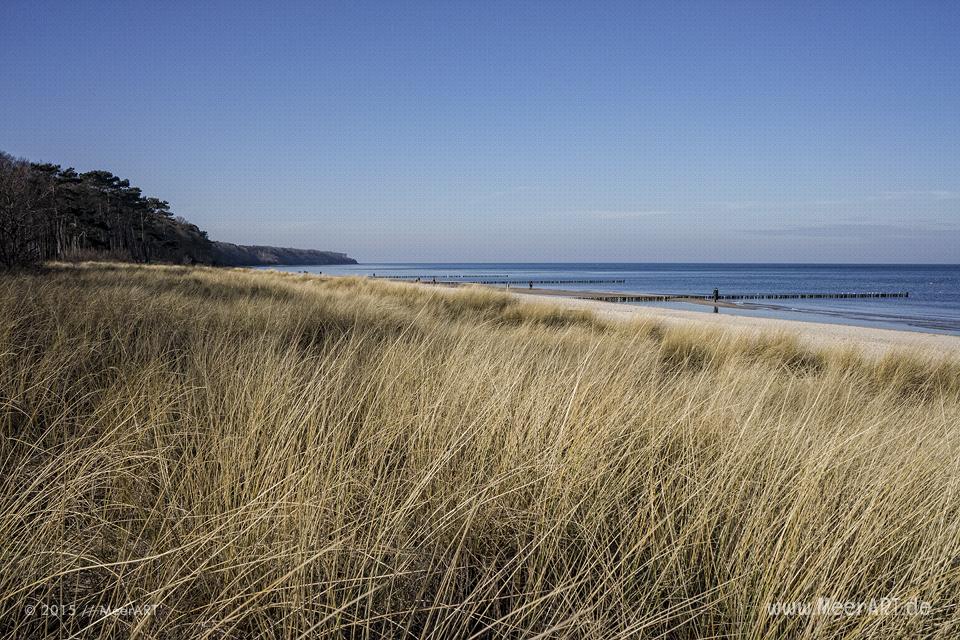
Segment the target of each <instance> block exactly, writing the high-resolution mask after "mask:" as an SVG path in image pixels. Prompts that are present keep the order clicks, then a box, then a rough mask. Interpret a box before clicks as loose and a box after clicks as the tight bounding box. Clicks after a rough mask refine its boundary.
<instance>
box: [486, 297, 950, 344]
mask: <svg viewBox="0 0 960 640" xmlns="http://www.w3.org/2000/svg"><path fill="white" fill-rule="evenodd" d="M496 290H498V291H504V289H500V288H497V289H496ZM506 291H507V293H510V294H512V295H513V296H514V297H516V298H517V299H519V300H523V301H527V302H530V303H540V304H552V305H555V306H560V307H562V308H565V309H577V310H589V311H593V312H594V313H596V314H597V316H599V317H600V318H603V319H606V320H613V321H620V322H629V321H634V320H644V319H645V320H656V321H661V322H664V323H666V324H669V325H673V326H687V327H690V326H695V325H699V326H701V327H704V326H706V327H711V328H714V329H721V330H723V331H729V332H733V333H739V334H747V335H759V334H764V333H784V332H786V333H791V334H794V335H796V336H797V337H798V338H799V339H800V341H801V342H803V343H805V344H807V345H808V346H811V347H814V348H833V347H847V348H854V349H857V350H859V351H861V352H862V353H863V354H864V355H872V356H880V355H883V354H885V353H888V352H891V351H896V350H900V349H909V350H912V351H920V352H922V353H923V354H924V355H926V356H931V357H949V358H958V359H960V336H953V335H947V334H941V333H927V332H922V331H910V330H904V329H881V328H876V327H862V326H858V325H851V324H839V323H837V324H832V323H826V322H808V321H805V320H786V319H780V318H762V317H756V316H743V315H731V314H718V315H713V314H708V313H702V312H699V311H685V310H681V309H670V308H666V307H658V306H656V304H655V303H652V304H650V305H646V304H644V305H643V306H639V305H630V304H623V303H617V302H604V301H600V300H586V299H582V298H574V297H571V296H570V292H566V291H562V290H556V289H554V290H545V289H533V290H529V289H526V290H520V289H510V290H506ZM576 293H580V292H576ZM698 303H700V304H707V305H708V306H714V304H713V301H709V302H707V301H700V302H698ZM717 306H721V307H732V306H733V305H730V304H729V303H727V304H724V303H723V302H722V301H721V302H720V303H719V304H718V305H717Z"/></svg>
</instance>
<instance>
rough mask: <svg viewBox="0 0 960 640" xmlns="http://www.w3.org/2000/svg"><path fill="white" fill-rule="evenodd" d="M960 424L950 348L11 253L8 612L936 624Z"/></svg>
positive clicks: (170, 633) (42, 627)
mask: <svg viewBox="0 0 960 640" xmlns="http://www.w3.org/2000/svg"><path fill="white" fill-rule="evenodd" d="M958 423H960V368H958V365H957V364H956V363H955V362H949V361H944V362H929V361H924V360H922V359H918V358H913V357H911V356H909V355H908V354H901V355H897V356H887V357H886V358H884V359H883V360H881V361H869V360H864V359H861V358H860V357H859V356H858V355H857V354H855V353H852V352H813V351H809V350H805V349H804V348H802V347H801V346H799V344H798V343H797V342H796V341H795V340H792V339H791V338H790V337H788V336H771V337H768V338H764V339H762V340H747V339H743V338H736V337H730V336H727V335H725V334H722V333H716V332H712V333H711V332H706V331H704V332H695V331H678V330H675V329H665V328H663V327H660V326H657V325H655V324H649V323H648V324H633V325H621V324H617V325H608V324H606V323H604V322H601V321H599V320H598V319H596V318H595V317H593V316H592V315H590V314H589V313H586V312H583V313H572V312H563V311H558V310H556V309H553V308H551V307H537V306H533V305H529V304H524V303H520V302H518V301H516V300H515V299H513V298H510V297H508V296H506V295H503V294H498V293H494V292H490V291H484V290H472V289H467V290H458V291H445V290H434V289H430V288H428V287H418V286H414V285H405V284H390V283H383V282H371V281H366V280H358V279H326V280H323V279H318V278H312V277H305V276H296V275H289V274H288V275H284V274H277V273H267V272H248V271H239V270H233V271H217V270H211V269H202V268H178V267H134V266H119V265H103V264H87V265H80V266H56V265H54V266H52V267H51V268H50V269H49V270H48V272H46V273H43V274H39V275H20V276H11V277H7V278H5V279H4V280H3V281H2V282H0V428H2V434H3V440H2V445H0V447H2V449H0V456H2V486H0V500H2V504H0V506H2V509H0V635H3V636H5V637H7V636H9V637H44V636H45V635H46V636H49V637H65V636H68V635H70V634H76V635H78V636H81V637H146V638H225V637H230V638H248V637H249V638H252V637H272V638H299V637H334V636H335V637H356V638H378V637H410V638H420V637H424V638H461V637H504V636H508V637H517V638H520V637H524V638H526V637H575V638H617V637H623V638H626V637H667V638H703V637H744V638H779V637H878V638H879V637H884V638H894V637H943V638H948V637H955V636H956V634H957V633H960V611H958V609H957V607H958V597H960V462H958V461H960V433H958ZM818 598H826V599H830V601H831V602H833V601H835V602H839V603H841V604H842V603H846V602H853V603H869V602H871V601H872V600H877V601H879V600H881V599H884V598H887V599H899V600H898V602H899V603H901V605H903V606H899V607H898V608H897V610H896V611H892V612H891V611H885V612H881V613H879V614H878V613H874V614H873V615H866V614H864V613H863V612H862V611H860V612H857V613H855V614H853V615H846V614H843V615H777V614H776V613H772V612H771V609H770V607H771V606H774V605H775V603H778V602H779V603H793V602H801V603H805V602H812V601H816V600H817V599H818ZM914 601H916V602H924V603H929V606H930V610H929V611H927V610H923V611H922V612H911V611H907V610H906V609H905V607H906V605H908V604H909V603H912V602H914ZM887 602H888V603H889V602H890V600H888V601H887ZM57 606H60V607H65V609H64V610H56V609H53V608H52V607H57ZM70 607H72V609H71V608H70ZM125 607H126V608H125ZM133 607H141V609H140V610H131V608H133Z"/></svg>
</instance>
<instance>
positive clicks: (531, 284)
mask: <svg viewBox="0 0 960 640" xmlns="http://www.w3.org/2000/svg"><path fill="white" fill-rule="evenodd" d="M530 288H531V289H533V280H531V281H530Z"/></svg>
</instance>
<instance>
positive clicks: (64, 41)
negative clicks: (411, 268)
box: [0, 0, 960, 263]
mask: <svg viewBox="0 0 960 640" xmlns="http://www.w3.org/2000/svg"><path fill="white" fill-rule="evenodd" d="M273 4H274V3H263V2H259V3H238V2H224V3H216V2H210V3H192V2H190V3H187V2H183V3H175V2H164V3H146V2H143V3H134V2H116V3H85V2H70V3H46V2H38V1H32V2H19V1H14V2H12V3H11V2H10V0H7V1H6V2H5V3H4V7H3V9H2V12H0V87H2V94H3V95H2V99H0V149H3V150H5V151H7V152H9V153H12V154H14V155H22V156H26V157H29V158H31V159H34V160H43V161H53V162H57V163H62V164H65V165H72V166H75V167H77V168H78V169H81V170H88V169H92V168H105V169H108V170H111V171H113V172H114V173H117V174H119V175H122V176H124V177H129V178H130V179H131V181H133V182H134V183H135V184H138V185H140V186H142V187H143V188H144V190H145V191H146V192H148V193H150V194H155V195H158V196H161V197H163V198H165V199H167V200H169V201H170V202H171V204H172V206H173V208H174V210H175V211H176V213H178V214H180V215H183V216H185V217H187V218H189V219H190V220H192V221H194V222H196V223H197V224H199V225H200V226H201V227H203V228H205V229H207V230H208V231H209V232H210V235H211V236H212V237H214V238H217V239H223V240H229V241H233V242H242V243H260V244H277V245H287V246H298V247H307V248H321V249H333V250H341V251H346V252H348V253H350V254H351V255H354V256H356V257H358V258H359V259H361V260H363V261H381V260H412V261H417V260H431V261H498V260H504V261H506V260H528V261H592V260H601V261H794V262H954V263H956V262H960V3H955V2H943V3H937V2H914V1H910V2H902V3H872V2H856V3H854V2H829V3H817V2H797V3H793V6H792V7H787V4H788V3H784V2H773V3H771V2H756V3H739V2H686V3H676V2H664V3H645V2H627V3H615V2H610V3H590V2H577V3H557V2H525V3H517V2H503V3H501V2H486V1H485V2H472V3H467V2H437V3H399V2H398V3H392V2H391V3H386V2H385V3H376V4H374V3H347V2H344V3H338V2H309V3H301V4H297V3H277V4H281V5H283V6H273ZM197 5H203V6H197Z"/></svg>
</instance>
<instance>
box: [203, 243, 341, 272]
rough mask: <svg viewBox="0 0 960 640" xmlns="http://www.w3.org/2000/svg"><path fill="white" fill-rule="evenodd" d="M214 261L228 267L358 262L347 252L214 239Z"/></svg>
mask: <svg viewBox="0 0 960 640" xmlns="http://www.w3.org/2000/svg"><path fill="white" fill-rule="evenodd" d="M213 263H214V264H216V265H222V266H228V267H254V266H267V265H281V264H282V265H323V264H357V261H356V260H354V259H353V258H351V257H350V256H348V255H347V254H345V253H339V252H336V251H318V250H316V249H293V248H290V247H266V246H260V245H240V244H232V243H229V242H218V241H213Z"/></svg>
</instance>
